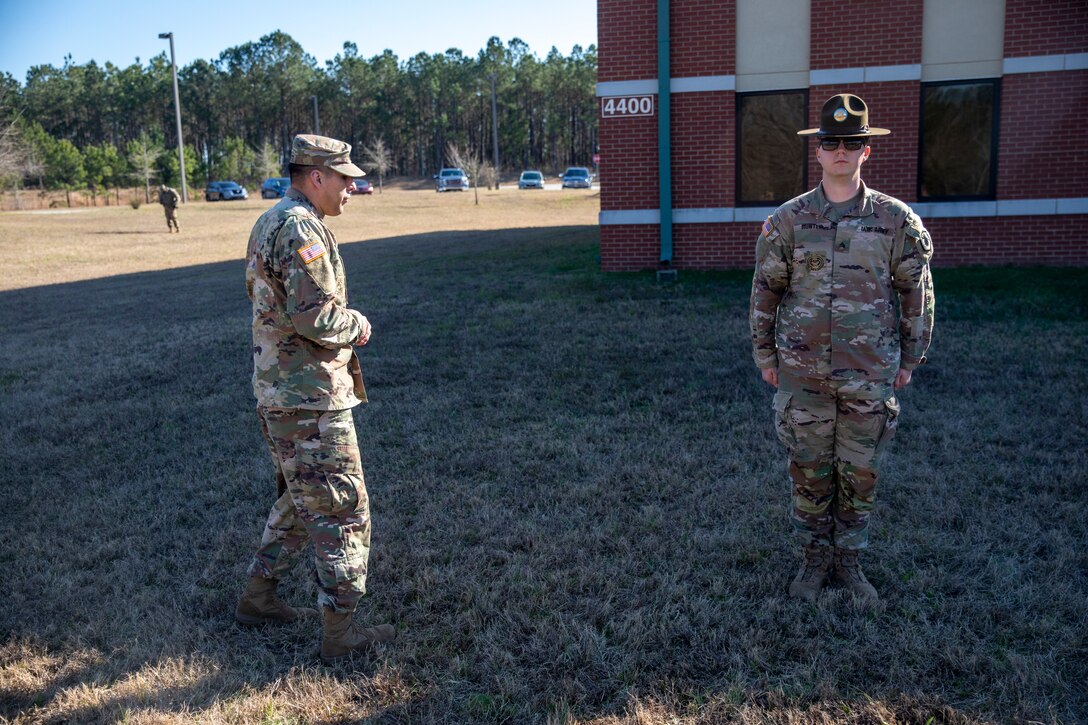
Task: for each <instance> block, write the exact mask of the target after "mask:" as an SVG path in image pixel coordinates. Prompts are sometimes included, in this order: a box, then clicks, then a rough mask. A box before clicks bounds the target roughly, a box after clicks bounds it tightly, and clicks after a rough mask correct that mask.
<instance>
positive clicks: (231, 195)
mask: <svg viewBox="0 0 1088 725" xmlns="http://www.w3.org/2000/svg"><path fill="white" fill-rule="evenodd" d="M204 198H205V199H206V200H208V201H229V200H231V199H248V198H249V192H247V191H246V190H245V189H243V188H242V187H241V185H239V184H237V183H235V182H233V181H212V182H210V183H209V184H208V186H207V187H205V189H204Z"/></svg>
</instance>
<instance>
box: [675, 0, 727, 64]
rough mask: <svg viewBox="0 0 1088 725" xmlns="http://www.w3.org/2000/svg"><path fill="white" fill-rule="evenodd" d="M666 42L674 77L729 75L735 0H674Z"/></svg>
mask: <svg viewBox="0 0 1088 725" xmlns="http://www.w3.org/2000/svg"><path fill="white" fill-rule="evenodd" d="M655 42H656V40H655ZM669 43H670V45H671V46H672V47H671V50H672V52H671V54H670V63H671V66H672V77H673V78H684V77H690V76H720V75H732V74H733V73H735V72H736V55H737V50H736V46H737V29H736V3H735V0H703V2H676V1H675V0H674V2H672V3H671V8H670V11H669Z"/></svg>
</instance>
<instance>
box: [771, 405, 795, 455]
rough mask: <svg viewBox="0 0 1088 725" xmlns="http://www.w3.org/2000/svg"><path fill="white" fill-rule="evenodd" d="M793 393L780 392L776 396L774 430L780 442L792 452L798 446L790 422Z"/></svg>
mask: <svg viewBox="0 0 1088 725" xmlns="http://www.w3.org/2000/svg"><path fill="white" fill-rule="evenodd" d="M792 397H793V393H785V392H782V391H779V392H777V393H775V394H774V429H775V432H776V433H778V440H780V441H782V445H784V446H786V448H787V449H788V450H790V451H792V450H793V449H794V447H795V446H796V445H797V436H796V434H795V433H794V432H793V423H792V421H790V399H791V398H792Z"/></svg>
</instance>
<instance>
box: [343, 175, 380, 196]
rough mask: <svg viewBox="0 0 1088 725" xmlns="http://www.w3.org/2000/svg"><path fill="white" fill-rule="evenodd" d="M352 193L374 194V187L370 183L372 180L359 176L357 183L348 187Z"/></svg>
mask: <svg viewBox="0 0 1088 725" xmlns="http://www.w3.org/2000/svg"><path fill="white" fill-rule="evenodd" d="M348 191H349V192H351V193H352V194H373V193H374V187H373V186H371V185H370V182H369V181H367V180H366V179H363V178H359V179H356V180H355V183H353V184H352V185H351V188H350V189H348Z"/></svg>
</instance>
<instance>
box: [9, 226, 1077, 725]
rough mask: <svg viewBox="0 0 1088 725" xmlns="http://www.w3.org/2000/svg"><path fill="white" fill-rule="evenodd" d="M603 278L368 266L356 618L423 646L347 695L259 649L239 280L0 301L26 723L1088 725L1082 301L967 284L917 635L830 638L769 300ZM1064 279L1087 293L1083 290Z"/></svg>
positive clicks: (829, 610) (955, 305)
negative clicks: (809, 590) (807, 589)
mask: <svg viewBox="0 0 1088 725" xmlns="http://www.w3.org/2000/svg"><path fill="white" fill-rule="evenodd" d="M596 240H597V230H596V228H593V227H571V228H558V229H510V230H502V231H497V232H456V233H439V234H428V235H421V236H416V237H406V238H396V239H385V240H379V241H374V242H368V243H365V244H345V245H343V247H342V250H343V254H344V258H345V263H346V265H347V268H348V278H349V284H350V295H351V298H352V305H353V306H354V307H357V308H359V309H361V310H363V311H364V312H365V313H366V314H367V315H368V317H370V319H371V321H372V323H373V324H374V328H375V333H374V340H373V342H372V343H371V344H370V345H368V346H367V347H366V348H364V349H363V351H362V357H363V365H364V371H365V374H366V376H367V383H368V388H369V390H370V393H371V398H372V402H371V403H370V404H369V405H367V406H364V407H363V408H360V409H359V410H358V411H357V412H356V422H357V424H358V426H359V429H360V443H361V447H362V450H363V456H364V463H365V465H366V467H367V478H368V487H369V491H370V495H371V499H372V507H373V516H374V521H375V533H374V546H375V548H374V552H373V557H372V561H371V572H370V579H369V582H370V588H371V590H372V593H371V594H370V596H368V597H367V598H366V599H365V600H364V607H363V610H362V611H361V612H360V615H359V616H360V619H365V620H383V621H391V622H394V623H395V624H396V625H397V627H398V639H397V640H396V641H395V643H394V644H393V645H391V646H390V647H388V648H386V649H385V650H384V651H383V652H382V653H380V656H379V657H377V658H376V660H375V661H373V662H372V663H369V664H359V665H351V664H349V665H341V666H337V667H332V668H325V667H322V666H320V665H319V664H318V662H317V659H316V644H317V637H318V634H319V626H318V624H317V623H316V622H308V623H301V624H298V625H296V626H292V627H288V628H285V629H283V630H249V629H244V628H241V627H238V626H237V625H235V624H234V622H233V620H232V618H231V611H232V608H233V605H234V602H235V598H236V597H237V594H238V592H239V591H240V589H241V586H242V582H243V578H244V570H245V567H246V565H247V563H248V557H249V556H250V555H251V553H252V550H253V547H254V546H255V545H256V543H257V541H258V539H259V536H260V530H261V525H262V522H263V519H264V515H265V513H266V511H267V507H268V505H269V504H270V503H271V499H272V496H273V495H274V485H273V483H272V482H271V480H270V473H271V472H270V466H269V464H268V463H267V461H266V460H265V456H266V453H265V451H264V448H263V445H262V443H261V441H260V439H259V435H258V432H257V426H256V422H255V417H254V412H253V402H252V396H251V391H250V388H249V377H250V372H251V368H250V365H251V360H250V356H249V309H248V301H247V300H246V299H245V296H244V285H243V280H244V269H243V263H242V262H240V261H239V262H231V263H223V264H213V265H206V266H200V267H192V268H184V269H174V270H165V271H162V272H155V273H146V274H135V275H126V276H120V277H113V278H107V279H100V280H94V281H88V282H79V283H73V284H66V285H54V286H49V287H39V288H32V289H26V290H19V291H14V292H6V293H0V326H2V329H3V330H4V334H5V338H4V345H3V347H2V348H0V414H2V415H3V420H4V421H5V426H3V429H2V432H0V441H2V443H3V450H4V451H6V452H7V453H6V455H5V456H4V458H3V460H2V461H0V473H2V477H3V480H4V481H5V484H6V485H5V493H6V496H5V506H4V509H3V511H4V513H3V516H4V522H5V529H6V530H7V531H8V532H9V534H8V536H7V537H6V538H5V540H4V543H3V546H2V548H0V576H2V579H3V581H4V582H5V586H6V588H7V591H6V595H7V596H6V597H5V599H4V601H3V602H2V603H0V632H2V633H3V642H2V643H0V713H2V714H3V715H5V716H7V717H12V718H22V719H26V720H45V721H50V720H57V721H59V720H64V719H67V720H69V721H79V722H84V721H112V720H117V719H124V718H137V717H138V716H140V715H141V713H142V714H144V715H146V716H147V717H149V718H152V719H153V718H154V717H155V716H156V714H157V715H158V716H160V717H161V716H175V717H181V718H184V717H192V718H193V719H209V720H214V719H223V720H233V721H253V720H265V721H275V720H276V719H277V718H279V719H287V720H290V719H292V718H293V719H296V720H302V721H322V722H333V721H342V720H353V719H354V720H358V719H366V718H370V719H374V720H379V721H389V722H402V721H403V722H408V721H411V722H504V721H505V722H524V721H544V720H546V719H547V718H549V717H550V718H552V719H553V720H556V721H562V719H563V718H565V717H567V716H570V717H572V718H574V719H580V720H584V719H593V718H607V717H615V718H618V719H626V720H639V719H641V720H642V721H647V722H665V721H668V720H671V719H676V718H680V717H689V718H690V717H694V718H695V719H696V720H699V719H702V720H704V721H714V720H716V719H743V718H747V719H748V720H756V721H760V720H775V721H782V720H784V719H787V718H789V717H792V718H794V719H800V720H804V719H819V718H824V719H827V718H831V719H835V718H837V717H840V716H841V713H843V712H844V710H843V708H844V707H845V708H848V709H850V710H851V712H854V713H856V714H858V717H861V718H862V720H864V718H865V717H868V718H869V721H878V720H880V719H884V720H887V721H892V720H895V719H898V720H900V721H906V722H925V721H926V720H927V719H928V718H929V717H933V718H935V722H956V721H964V722H979V721H984V720H987V719H993V718H998V719H1016V718H1021V719H1041V720H1047V721H1054V722H1056V721H1059V720H1065V721H1072V720H1075V719H1076V718H1077V716H1078V714H1083V713H1084V711H1085V708H1086V706H1088V703H1086V701H1085V695H1084V693H1083V691H1081V690H1080V689H1078V687H1077V685H1078V683H1080V682H1082V681H1083V678H1084V677H1085V676H1086V675H1088V672H1086V667H1085V663H1084V658H1083V639H1082V637H1083V631H1084V630H1083V626H1084V615H1083V614H1082V613H1081V610H1082V605H1083V601H1084V599H1085V595H1086V594H1088V589H1086V581H1085V570H1086V568H1088V567H1086V566H1085V564H1086V563H1088V562H1086V559H1085V557H1086V554H1085V553H1084V551H1085V550H1084V547H1083V542H1084V541H1085V539H1086V534H1088V528H1086V526H1088V525H1086V523H1085V521H1084V519H1083V516H1082V515H1081V514H1082V512H1083V504H1084V497H1083V493H1082V484H1081V482H1080V480H1079V477H1078V476H1077V475H1075V472H1076V471H1078V470H1079V468H1078V466H1079V457H1080V455H1079V454H1080V453H1082V452H1083V430H1082V426H1077V425H1069V422H1070V421H1077V420H1080V421H1083V420H1084V416H1083V413H1084V410H1083V405H1084V404H1083V400H1084V399H1085V396H1084V392H1085V391H1084V387H1085V386H1084V383H1083V374H1084V369H1083V368H1084V365H1083V361H1084V360H1085V359H1086V356H1085V347H1086V343H1085V339H1086V338H1088V335H1085V332H1086V329H1085V327H1086V325H1085V322H1084V318H1083V316H1081V317H1076V316H1073V315H1065V314H1064V313H1063V314H1061V315H1056V314H1054V313H1053V305H1052V302H1053V299H1052V298H1051V297H1049V296H1048V295H1051V292H1048V291H1047V290H1048V289H1049V288H1051V287H1053V286H1054V285H1053V284H1050V283H1047V282H1046V280H1047V279H1048V278H1049V277H1050V276H1052V273H1051V272H1050V271H1048V270H1016V271H1013V272H1005V273H1002V272H1001V271H997V272H995V271H993V270H979V271H971V270H965V271H955V272H952V271H948V272H945V271H943V270H939V271H938V273H937V288H938V318H939V322H938V330H937V336H936V339H935V342H934V347H933V351H932V354H931V358H932V362H931V363H930V364H929V365H927V366H926V367H925V368H924V369H923V370H922V371H920V373H919V375H918V376H917V380H916V385H915V386H912V388H910V389H908V391H906V392H905V393H904V395H903V397H904V399H905V406H904V409H905V413H904V425H903V429H902V431H901V433H900V436H899V438H898V439H897V441H896V444H895V446H894V450H893V453H892V455H891V457H890V460H889V462H888V463H889V465H888V469H889V475H888V479H887V482H885V483H883V484H882V486H883V488H882V492H881V495H880V496H879V497H878V508H877V512H876V516H875V532H874V545H875V550H874V552H873V555H872V557H871V560H870V561H871V564H870V565H869V576H870V578H871V579H872V580H873V581H874V583H875V584H876V585H877V586H878V587H879V588H880V590H881V591H882V593H883V594H884V597H885V600H886V601H885V603H884V604H882V605H879V606H876V607H869V608H867V607H865V606H862V605H860V604H859V603H857V602H854V601H853V600H851V599H850V598H849V597H848V596H845V595H844V594H843V593H842V592H841V591H830V592H828V593H827V595H825V596H824V597H823V598H822V599H821V601H820V603H819V604H818V605H816V606H809V605H803V604H800V603H798V602H794V601H790V600H788V599H786V598H785V597H784V595H783V594H784V588H785V585H786V583H787V582H788V580H789V578H790V576H791V575H792V573H793V569H794V567H795V558H794V556H795V552H794V545H793V544H792V543H791V541H790V539H789V536H788V530H787V519H786V505H787V488H786V484H785V480H784V471H783V460H782V458H783V456H782V452H781V451H780V449H779V446H778V444H777V442H776V441H775V440H774V436H773V431H772V428H771V423H770V414H769V408H770V393H769V391H768V390H767V389H765V388H764V387H762V385H761V384H760V383H759V380H758V376H757V375H756V374H755V371H754V369H753V368H752V365H751V361H750V353H749V347H748V338H747V323H746V313H747V295H748V279H749V277H748V275H749V273H748V272H747V271H742V272H726V273H716V274H684V273H682V274H681V277H680V281H679V282H678V283H676V284H671V285H666V286H662V285H658V284H656V283H655V282H654V281H653V276H652V275H603V274H600V273H599V272H597V271H596V255H597V247H596V243H597V242H596ZM1061 274H1063V275H1071V277H1068V278H1065V277H1063V280H1064V281H1062V282H1060V283H1057V284H1058V287H1060V288H1061V290H1065V291H1068V290H1072V289H1083V287H1084V284H1085V283H1086V282H1088V279H1086V276H1088V275H1086V274H1085V273H1084V272H1083V271H1075V270H1063V271H1062V272H1061ZM972 275H974V276H972ZM993 275H996V278H993V279H990V280H989V281H983V280H982V278H983V277H992V276H993ZM980 287H983V288H984V289H980ZM992 289H999V290H1002V292H1003V293H1002V294H1000V295H994V296H988V295H989V292H987V291H986V290H992ZM942 294H944V295H946V296H947V297H946V298H947V300H948V302H947V304H948V305H949V311H950V313H951V314H949V315H948V319H947V321H943V319H942V318H941V313H942V310H943V309H944V308H942V307H941V304H942V299H945V298H942V297H941V295H942ZM1081 304H1082V305H1083V297H1082V298H1081ZM1068 306H1069V303H1068V302H1067V305H1066V307H1068ZM1040 336H1044V337H1043V338H1040ZM1040 339H1045V340H1046V341H1047V342H1046V344H1045V345H1040V344H1039V340H1040ZM1013 512H1015V522H1016V523H1015V525H1014V526H1010V525H1009V523H1010V520H1011V517H1012V516H1013ZM311 568H312V567H311V565H310V564H309V562H307V561H302V562H300V563H299V564H298V566H297V568H296V570H295V572H294V576H292V577H291V579H290V580H288V581H285V582H284V585H283V586H282V587H281V589H282V590H283V593H284V595H285V597H286V598H287V599H288V600H290V601H293V602H307V601H312V600H313V598H314V590H313V586H312V584H311V583H310V577H309V576H308V575H309V573H310V571H309V570H310V569H311ZM71 662H75V663H76V664H75V665H72V664H66V663H71ZM859 721H861V720H859Z"/></svg>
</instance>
